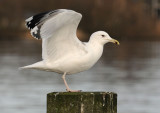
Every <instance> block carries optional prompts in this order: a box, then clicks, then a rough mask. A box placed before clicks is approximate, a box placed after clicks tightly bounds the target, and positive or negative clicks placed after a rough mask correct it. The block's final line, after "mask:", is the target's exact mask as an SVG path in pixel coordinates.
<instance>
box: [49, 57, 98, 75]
mask: <svg viewBox="0 0 160 113" xmlns="http://www.w3.org/2000/svg"><path fill="white" fill-rule="evenodd" d="M97 60H98V59H94V58H93V57H91V56H89V55H86V56H85V57H84V56H83V57H70V58H69V59H67V58H65V59H63V60H62V59H61V60H59V61H57V62H56V63H54V65H53V68H52V69H53V71H55V72H58V73H64V72H67V74H74V73H79V72H82V71H85V70H88V69H89V68H91V67H92V66H93V65H94V64H95V63H96V62H97Z"/></svg>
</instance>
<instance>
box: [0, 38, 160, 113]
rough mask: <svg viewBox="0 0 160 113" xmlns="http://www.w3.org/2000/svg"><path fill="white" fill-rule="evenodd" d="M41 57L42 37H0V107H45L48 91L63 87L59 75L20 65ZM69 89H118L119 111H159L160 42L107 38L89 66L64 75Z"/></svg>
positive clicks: (38, 111) (34, 111)
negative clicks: (112, 41)
mask: <svg viewBox="0 0 160 113" xmlns="http://www.w3.org/2000/svg"><path fill="white" fill-rule="evenodd" d="M39 60H41V43H40V42H37V41H33V40H26V41H10V42H9V41H1V42H0V113H45V112H46V94H47V93H50V92H54V91H65V86H64V83H63V81H62V79H61V75H59V74H56V73H53V72H43V71H36V70H22V71H19V70H18V67H20V66H24V65H28V64H32V63H35V62H37V61H39ZM67 81H68V84H69V86H70V87H71V88H72V89H81V90H83V91H109V92H110V91H112V92H116V93H117V94H118V113H160V43H159V42H121V46H115V45H113V44H107V45H106V46H105V51H104V54H103V56H102V58H101V59H100V61H99V62H98V63H97V64H96V65H95V66H94V67H93V68H92V69H90V70H88V71H85V72H82V73H78V74H75V75H70V76H67Z"/></svg>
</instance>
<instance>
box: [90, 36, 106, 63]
mask: <svg viewBox="0 0 160 113" xmlns="http://www.w3.org/2000/svg"><path fill="white" fill-rule="evenodd" d="M87 46H88V49H89V51H90V53H91V56H92V57H93V59H94V60H95V62H97V61H98V60H99V58H100V57H101V56H102V53H103V45H102V44H101V43H98V41H96V40H95V39H90V40H89V42H88V44H87Z"/></svg>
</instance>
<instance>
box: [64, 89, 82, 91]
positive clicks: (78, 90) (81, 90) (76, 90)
mask: <svg viewBox="0 0 160 113" xmlns="http://www.w3.org/2000/svg"><path fill="white" fill-rule="evenodd" d="M66 91H68V92H82V90H71V89H66Z"/></svg>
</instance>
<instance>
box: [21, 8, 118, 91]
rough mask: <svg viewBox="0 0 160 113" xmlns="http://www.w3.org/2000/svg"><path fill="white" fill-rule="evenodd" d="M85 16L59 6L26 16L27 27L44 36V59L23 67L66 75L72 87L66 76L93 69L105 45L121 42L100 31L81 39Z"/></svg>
mask: <svg viewBox="0 0 160 113" xmlns="http://www.w3.org/2000/svg"><path fill="white" fill-rule="evenodd" d="M81 18H82V15H81V14H80V13H77V12H75V11H73V10H67V9H58V10H54V11H50V12H45V13H40V14H37V15H35V16H32V17H30V18H28V19H26V26H27V27H28V28H29V29H30V30H31V34H32V36H33V37H35V38H36V39H42V59H43V60H42V61H40V62H37V63H34V64H32V65H28V66H24V67H21V69H25V68H28V69H38V70H44V71H52V72H56V73H60V74H63V75H62V79H63V80H64V84H65V86H66V90H67V91H70V92H79V91H80V90H71V89H70V88H69V86H68V85H67V82H66V80H65V76H66V75H70V74H74V73H79V72H82V71H85V70H88V69H89V68H91V67H92V66H93V65H94V64H95V63H96V62H97V61H98V60H99V58H100V57H101V56H102V53H103V46H104V44H106V43H108V42H113V43H116V44H118V45H119V42H118V41H117V40H115V39H113V38H111V37H110V36H109V35H108V34H107V33H106V32H104V31H97V32H95V33H93V34H92V35H91V36H90V40H89V41H88V42H86V43H84V42H81V41H80V40H79V39H78V38H77V36H76V31H77V27H78V24H79V22H80V20H81Z"/></svg>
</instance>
